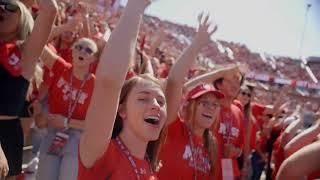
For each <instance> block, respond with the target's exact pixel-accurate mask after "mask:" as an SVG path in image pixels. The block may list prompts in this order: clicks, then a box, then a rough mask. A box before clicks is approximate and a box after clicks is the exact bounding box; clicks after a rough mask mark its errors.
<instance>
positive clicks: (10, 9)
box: [0, 1, 21, 36]
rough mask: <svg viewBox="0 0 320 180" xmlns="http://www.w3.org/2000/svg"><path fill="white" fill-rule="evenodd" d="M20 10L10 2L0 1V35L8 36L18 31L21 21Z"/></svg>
mask: <svg viewBox="0 0 320 180" xmlns="http://www.w3.org/2000/svg"><path fill="white" fill-rule="evenodd" d="M20 15H21V13H20V10H19V7H18V6H17V5H15V4H11V3H10V1H7V2H2V1H0V27H1V28H0V35H1V36H6V35H8V34H11V33H13V32H17V31H18V27H19V21H20Z"/></svg>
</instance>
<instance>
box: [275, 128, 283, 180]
mask: <svg viewBox="0 0 320 180" xmlns="http://www.w3.org/2000/svg"><path fill="white" fill-rule="evenodd" d="M282 138H283V132H282V133H281V135H280V136H279V137H278V138H277V140H276V141H275V142H274V144H273V152H272V159H273V162H274V170H273V171H272V177H273V178H274V179H275V177H276V175H277V173H278V171H279V168H280V166H281V164H282V163H283V161H284V160H285V155H284V149H283V147H282V146H281V141H282Z"/></svg>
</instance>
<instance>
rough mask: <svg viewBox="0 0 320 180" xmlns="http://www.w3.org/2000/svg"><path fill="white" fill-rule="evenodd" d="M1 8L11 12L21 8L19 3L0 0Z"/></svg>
mask: <svg viewBox="0 0 320 180" xmlns="http://www.w3.org/2000/svg"><path fill="white" fill-rule="evenodd" d="M0 8H1V9H3V10H4V11H7V12H11V13H15V12H17V11H18V10H19V7H18V6H17V5H14V4H11V3H9V2H0Z"/></svg>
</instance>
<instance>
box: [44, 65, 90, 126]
mask: <svg viewBox="0 0 320 180" xmlns="http://www.w3.org/2000/svg"><path fill="white" fill-rule="evenodd" d="M51 71H52V73H53V77H51V78H50V80H51V82H49V83H46V85H48V87H49V90H48V105H49V112H50V113H51V114H61V115H63V116H68V107H69V103H70V99H69V98H68V97H69V96H68V95H67V94H68V93H69V91H70V78H71V75H72V66H71V64H69V63H66V62H65V61H64V60H63V59H58V60H56V62H55V63H54V65H53V67H52V69H51ZM94 80H95V76H94V75H93V74H90V77H89V79H88V80H87V81H86V83H85V85H84V87H83V89H82V92H81V94H80V96H79V97H80V98H79V99H78V101H77V105H76V108H75V110H74V112H73V114H72V116H71V118H72V119H79V120H84V119H85V116H86V113H87V109H88V106H89V102H90V99H91V95H92V91H93V86H94ZM80 85H81V81H80V80H78V79H77V78H75V77H73V85H72V86H73V88H72V89H73V92H72V94H73V98H72V102H73V101H74V100H75V95H76V94H78V91H79V88H80Z"/></svg>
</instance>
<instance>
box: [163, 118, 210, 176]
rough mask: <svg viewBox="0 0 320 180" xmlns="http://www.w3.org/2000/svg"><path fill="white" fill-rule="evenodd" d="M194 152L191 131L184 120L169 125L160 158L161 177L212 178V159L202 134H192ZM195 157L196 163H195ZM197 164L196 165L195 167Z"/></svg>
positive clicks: (178, 119)
mask: <svg viewBox="0 0 320 180" xmlns="http://www.w3.org/2000/svg"><path fill="white" fill-rule="evenodd" d="M192 141H193V145H194V150H193V151H195V152H194V153H192V145H191V143H190V139H189V131H188V130H187V128H186V126H185V124H184V122H183V121H182V120H181V119H180V118H177V120H176V121H175V122H174V123H172V124H171V125H169V127H168V134H167V137H166V140H165V143H164V144H163V145H162V148H161V151H160V154H159V160H160V161H161V164H162V167H161V169H160V171H159V174H158V177H159V179H160V180H161V179H184V180H188V179H190V180H193V179H194V176H195V175H196V177H197V179H212V178H210V168H211V165H210V160H209V155H208V152H207V151H206V150H205V149H204V147H203V138H202V136H200V137H199V136H196V135H192ZM193 158H195V161H196V165H194V163H193ZM195 166H196V167H195Z"/></svg>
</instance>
